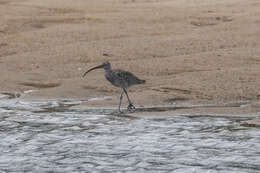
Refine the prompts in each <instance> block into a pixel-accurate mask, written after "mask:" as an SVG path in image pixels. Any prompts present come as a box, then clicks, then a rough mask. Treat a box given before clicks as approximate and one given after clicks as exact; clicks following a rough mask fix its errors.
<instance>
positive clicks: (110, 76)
mask: <svg viewBox="0 0 260 173" xmlns="http://www.w3.org/2000/svg"><path fill="white" fill-rule="evenodd" d="M98 68H104V70H105V77H106V79H107V80H108V81H109V82H110V83H111V84H112V85H114V86H116V87H119V88H121V89H122V92H121V95H120V102H119V106H118V110H119V112H121V110H120V106H121V103H122V99H123V93H125V95H126V97H127V100H128V103H129V105H128V107H127V109H128V110H129V111H133V110H134V109H135V107H134V105H133V103H132V102H131V100H130V99H129V97H128V94H127V91H126V89H127V88H128V87H130V86H133V85H138V84H143V83H145V80H141V79H139V78H138V77H136V76H135V75H134V74H133V73H130V72H128V71H124V70H119V69H117V70H112V69H111V65H110V63H109V62H108V61H106V62H104V63H103V64H101V65H99V66H96V67H93V68H91V69H89V70H88V71H86V72H85V73H84V74H83V77H84V76H85V75H86V74H87V73H88V72H90V71H92V70H95V69H98Z"/></svg>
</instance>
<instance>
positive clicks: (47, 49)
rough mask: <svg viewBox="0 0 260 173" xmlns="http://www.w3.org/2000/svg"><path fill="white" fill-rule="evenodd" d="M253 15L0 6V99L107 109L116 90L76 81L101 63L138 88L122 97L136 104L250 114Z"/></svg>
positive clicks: (155, 3) (159, 5)
mask: <svg viewBox="0 0 260 173" xmlns="http://www.w3.org/2000/svg"><path fill="white" fill-rule="evenodd" d="M259 9H260V2H259V0H247V1H245V0H229V1H226V0H218V1H212V0H174V1H172V0H95V1H92V0H76V1H75V0H45V1H41V0H12V1H9V0H0V38H1V39H0V73H1V75H0V91H1V92H21V93H22V92H24V91H28V90H33V91H34V92H31V93H28V94H25V95H23V96H22V97H23V98H29V99H30V98H54V99H55V98H79V99H89V98H93V97H103V96H110V99H107V100H105V101H91V102H88V101H86V102H85V103H84V104H85V105H89V106H111V105H115V106H117V104H118V102H119V95H120V89H118V88H115V87H113V86H112V85H111V84H109V82H108V81H106V80H105V77H104V71H103V70H102V69H101V70H97V71H93V72H91V73H89V74H88V75H87V76H86V77H85V78H82V74H83V73H84V72H85V71H86V70H87V69H89V68H91V67H93V66H96V65H99V64H101V63H102V62H104V61H110V63H111V64H112V68H115V69H124V70H127V71H131V72H133V73H134V74H136V75H137V76H138V77H139V78H141V79H145V80H146V81H147V82H146V84H144V85H139V86H135V87H132V88H130V89H129V95H130V97H131V98H132V99H133V101H134V103H135V104H136V105H137V106H147V105H171V104H178V103H183V102H187V103H191V104H197V103H225V102H230V101H249V104H248V105H247V106H245V107H243V109H245V110H243V111H245V112H249V113H256V112H258V111H259V110H260V101H259V100H260V80H259V74H260V29H259V28H260V12H259ZM124 104H125V105H126V99H125V100H124ZM240 109H241V108H240ZM216 110H218V111H219V109H216ZM229 111H230V110H229ZM239 111H240V110H239Z"/></svg>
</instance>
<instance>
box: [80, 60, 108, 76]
mask: <svg viewBox="0 0 260 173" xmlns="http://www.w3.org/2000/svg"><path fill="white" fill-rule="evenodd" d="M98 68H104V69H105V70H110V68H111V66H110V63H109V62H108V61H105V62H103V63H102V64H101V65H99V66H96V67H93V68H91V69H89V70H88V71H86V72H85V73H84V74H83V76H82V77H85V76H86V74H87V73H88V72H90V71H92V70H95V69H98Z"/></svg>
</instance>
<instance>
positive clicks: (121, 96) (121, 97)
mask: <svg viewBox="0 0 260 173" xmlns="http://www.w3.org/2000/svg"><path fill="white" fill-rule="evenodd" d="M123 93H124V90H122V92H121V95H120V102H119V106H118V110H119V112H120V113H122V111H121V110H120V106H121V103H122V99H123Z"/></svg>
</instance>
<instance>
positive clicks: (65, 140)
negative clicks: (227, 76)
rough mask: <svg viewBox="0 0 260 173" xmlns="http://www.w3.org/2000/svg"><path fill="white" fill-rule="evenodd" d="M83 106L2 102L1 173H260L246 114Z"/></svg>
mask: <svg viewBox="0 0 260 173" xmlns="http://www.w3.org/2000/svg"><path fill="white" fill-rule="evenodd" d="M79 103H80V101H34V102H29V101H20V100H13V101H9V100H8V101H2V100H1V102H0V138H1V141H0V172H1V173H2V172H260V164H259V163H260V152H259V151H260V131H259V128H256V127H254V128H252V127H245V126H243V123H242V122H243V121H244V120H247V119H248V117H246V116H245V117H242V116H240V117H217V116H215V117H213V116H190V115H189V116H183V115H182V116H181V115H174V116H172V117H167V118H166V117H165V118H153V117H154V116H153V117H149V116H147V117H139V118H136V117H131V116H118V115H114V113H113V112H114V110H112V109H106V110H98V109H93V108H91V109H89V108H84V109H80V107H77V105H78V104H79ZM93 110H94V111H93Z"/></svg>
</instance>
